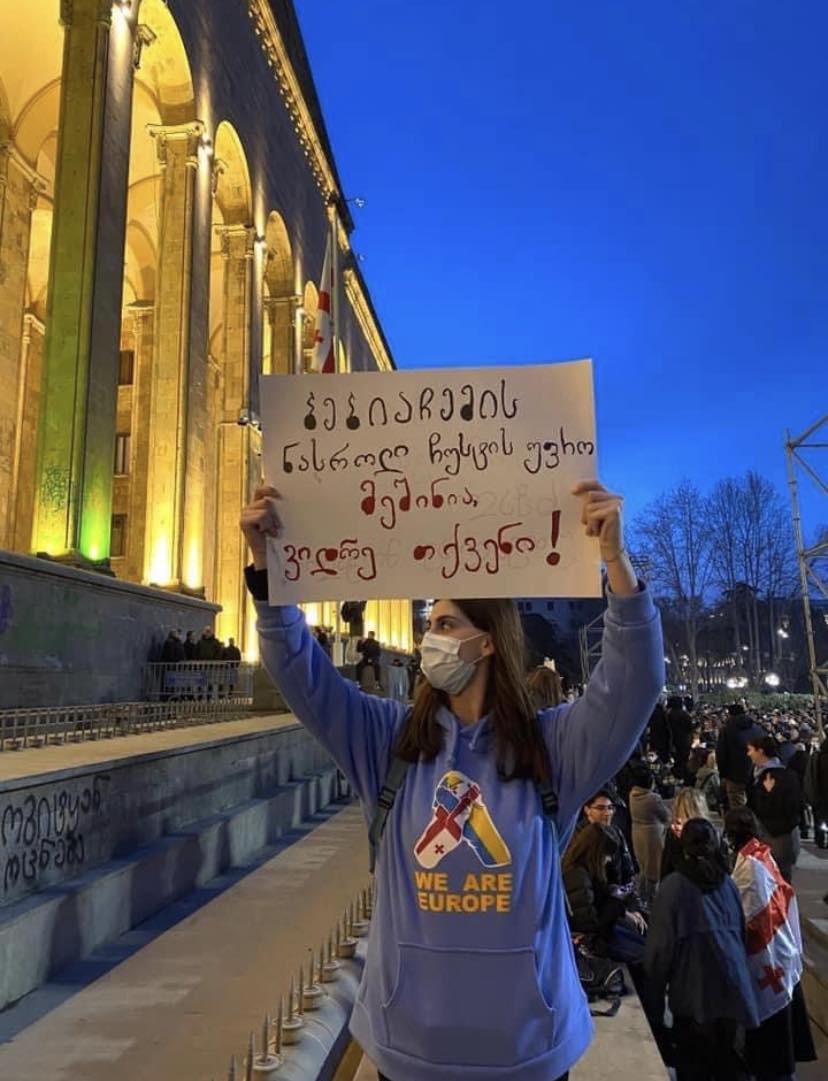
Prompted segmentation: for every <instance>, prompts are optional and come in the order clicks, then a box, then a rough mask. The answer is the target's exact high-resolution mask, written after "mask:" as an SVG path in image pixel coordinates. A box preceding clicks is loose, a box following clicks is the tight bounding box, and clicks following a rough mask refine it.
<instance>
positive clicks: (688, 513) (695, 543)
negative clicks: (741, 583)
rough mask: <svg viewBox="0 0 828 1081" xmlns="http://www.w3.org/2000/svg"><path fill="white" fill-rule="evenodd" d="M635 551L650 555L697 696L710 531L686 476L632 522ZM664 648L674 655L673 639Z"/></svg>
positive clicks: (697, 493)
mask: <svg viewBox="0 0 828 1081" xmlns="http://www.w3.org/2000/svg"><path fill="white" fill-rule="evenodd" d="M633 536H634V543H635V546H636V551H637V554H638V555H639V556H641V557H644V558H646V559H648V560H649V563H650V576H651V580H652V584H653V589H654V591H655V593H656V595H658V596H660V597H663V598H664V600H665V601H666V603H667V605H668V606H669V610H670V613H671V615H672V616H673V617H674V619H675V621H676V624H677V625H678V626H679V627H680V628H681V631H682V633H683V640H684V641H683V644H684V649H685V651H686V655H687V666H686V669H687V674H688V682H689V683H690V685H691V687H692V691H693V695H694V697H696V696H698V688H699V668H698V654H697V648H696V647H697V641H698V636H699V632H700V631H701V628H702V625H703V618H704V611H705V607H706V595H707V591H708V588H709V585H710V582H711V576H712V572H713V566H712V549H713V540H714V538H713V533H712V531H711V529H710V527H709V523H708V508H707V500H706V499H705V497H704V496H703V495H702V493H701V492H700V491H699V489H698V488H697V487H696V486H695V485H694V484H693V483H691V482H690V481H689V480H683V481H681V482H680V483H679V484H678V485H676V487H675V488H673V489H671V490H670V491H668V492H666V493H665V494H664V495H662V496H660V497H659V498H658V499H656V500H655V501H654V502H653V503H651V504H650V505H649V506H648V507H646V508H645V509H644V511H643V512H642V513H641V515H639V517H638V518H637V519H636V521H635V523H634V525H633ZM668 649H670V651H671V653H672V654H673V656H674V657H675V659H676V662H678V660H679V659H680V657H679V656H677V651H676V650H675V647H674V644H672V643H668Z"/></svg>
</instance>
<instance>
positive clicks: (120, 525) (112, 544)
mask: <svg viewBox="0 0 828 1081" xmlns="http://www.w3.org/2000/svg"><path fill="white" fill-rule="evenodd" d="M126 523H127V516H126V515H125V514H113V515H112V535H111V537H110V541H109V554H110V556H111V557H112V558H113V559H118V558H120V557H121V556H123V555H125V554H126Z"/></svg>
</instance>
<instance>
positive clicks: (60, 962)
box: [0, 766, 338, 1010]
mask: <svg viewBox="0 0 828 1081" xmlns="http://www.w3.org/2000/svg"><path fill="white" fill-rule="evenodd" d="M337 794H338V780H337V772H336V769H335V768H334V767H333V766H331V767H330V768H327V769H324V770H322V771H320V772H317V773H313V774H309V775H307V776H305V777H303V778H301V779H300V780H297V781H291V782H289V783H287V784H284V785H282V786H280V787H278V788H276V789H275V790H274V791H273V792H272V793H271V794H270V795H268V796H266V797H263V798H261V799H254V800H249V801H247V802H245V803H242V804H240V805H239V806H237V807H234V808H232V809H231V810H228V811H226V812H224V813H221V814H216V815H212V816H210V817H209V818H206V819H202V820H201V821H198V822H194V823H192V824H191V825H189V826H187V827H186V828H183V829H179V830H178V831H176V832H175V833H172V834H169V835H166V836H163V837H160V838H158V839H157V840H154V841H152V842H151V843H149V844H147V845H143V846H141V847H139V848H137V849H135V850H134V851H133V852H131V853H130V854H129V855H127V856H125V857H122V858H119V859H113V860H110V861H109V862H108V863H105V864H104V865H103V866H101V867H97V868H95V869H93V870H91V871H88V872H86V873H84V874H81V875H79V876H77V877H76V878H73V879H71V880H69V881H67V882H64V883H61V884H60V885H58V886H52V887H49V888H47V889H43V890H42V891H40V892H39V893H35V894H31V895H29V896H27V897H24V898H22V899H21V900H20V901H18V902H15V903H13V904H10V905H8V906H6V907H4V908H2V909H0V1010H2V1009H5V1008H6V1007H7V1006H9V1005H10V1004H11V1003H13V1002H16V1001H17V1000H18V999H20V998H22V997H23V996H24V995H27V994H29V993H30V992H31V991H33V990H35V989H36V988H37V987H39V986H40V985H41V984H43V983H44V982H46V981H47V980H49V979H50V978H52V977H53V976H54V975H55V974H56V973H58V972H59V971H60V970H61V969H62V968H65V967H66V966H67V965H68V964H70V963H71V962H73V961H77V960H79V959H81V958H83V957H86V956H88V955H89V954H90V953H91V952H92V951H93V950H95V949H97V948H98V947H100V946H102V945H103V944H104V943H107V942H110V941H112V940H114V939H116V938H117V937H118V936H120V935H122V934H124V933H125V932H127V931H129V930H131V929H132V928H134V927H136V926H138V924H140V923H142V922H143V921H144V920H146V919H148V918H149V917H150V916H152V915H154V914H155V913H157V912H159V911H160V910H161V909H162V908H164V907H165V906H167V905H169V904H171V903H172V902H173V901H176V900H178V899H180V898H182V897H184V896H185V895H186V894H187V893H189V892H190V891H191V890H193V889H196V888H198V887H200V886H203V885H204V884H205V883H207V882H208V881H209V880H210V879H212V878H215V877H216V876H217V875H219V874H221V873H222V872H223V871H226V870H227V869H229V868H231V867H234V866H240V865H244V864H246V863H248V862H250V860H251V858H252V857H253V856H254V855H255V854H256V853H257V852H259V851H260V850H261V849H263V848H265V847H266V846H267V845H268V844H272V843H273V842H274V841H276V840H278V839H279V838H280V837H281V836H282V835H283V834H285V833H286V832H287V831H288V830H291V829H295V828H296V827H297V826H299V825H301V823H302V822H303V821H305V820H306V819H308V818H309V817H310V816H311V815H313V814H315V813H316V812H317V811H320V810H322V809H323V808H325V807H326V806H328V805H329V804H330V803H331V802H332V801H333V800H334V799H335V798H336V796H337Z"/></svg>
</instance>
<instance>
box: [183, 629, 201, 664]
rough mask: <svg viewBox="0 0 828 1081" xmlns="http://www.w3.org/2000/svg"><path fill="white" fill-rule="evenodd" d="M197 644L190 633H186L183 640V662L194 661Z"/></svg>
mask: <svg viewBox="0 0 828 1081" xmlns="http://www.w3.org/2000/svg"><path fill="white" fill-rule="evenodd" d="M197 648H198V644H197V642H196V640H195V637H194V636H193V632H192V631H187V637H186V638H185V639H184V660H185V661H194V660H195V659H196V650H197Z"/></svg>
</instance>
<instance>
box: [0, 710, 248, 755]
mask: <svg viewBox="0 0 828 1081" xmlns="http://www.w3.org/2000/svg"><path fill="white" fill-rule="evenodd" d="M249 708H250V700H249V699H248V700H245V699H243V698H219V699H211V698H200V699H190V700H183V701H182V700H175V701H173V700H170V701H166V702H107V703H105V704H104V705H99V706H49V707H44V708H34V709H7V710H0V751H8V750H21V749H23V748H26V747H45V746H47V745H49V744H56V743H57V744H62V743H81V742H83V741H84V740H95V739H111V738H112V737H114V736H130V735H140V734H141V733H143V732H158V731H160V730H162V729H167V728H185V727H188V726H190V725H202V724H216V723H218V722H220V721H231V720H237V719H238V718H240V717H244V716H247V714H248V712H249Z"/></svg>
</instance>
